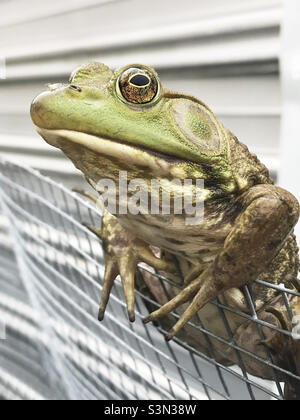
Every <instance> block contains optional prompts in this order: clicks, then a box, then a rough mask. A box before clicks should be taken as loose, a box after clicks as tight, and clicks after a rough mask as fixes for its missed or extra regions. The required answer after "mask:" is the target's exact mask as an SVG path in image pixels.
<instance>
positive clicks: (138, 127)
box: [31, 63, 300, 399]
mask: <svg viewBox="0 0 300 420" xmlns="http://www.w3.org/2000/svg"><path fill="white" fill-rule="evenodd" d="M31 116H32V120H33V122H34V124H35V125H36V127H37V130H38V132H39V133H40V135H41V136H42V137H43V138H44V139H45V140H46V141H47V142H48V143H49V144H51V145H53V146H55V147H58V148H59V149H61V150H62V151H63V152H64V153H65V154H66V155H67V156H68V157H69V158H70V159H71V160H72V162H73V163H74V165H75V166H76V167H77V168H78V169H79V170H80V171H81V172H82V173H83V174H84V176H85V178H86V180H87V181H88V182H89V183H90V184H91V185H92V186H93V187H94V188H95V187H96V185H97V184H98V183H99V181H100V180H101V179H103V178H106V179H107V178H109V179H110V180H112V181H114V183H115V185H116V192H117V193H116V196H117V201H118V200H119V201H120V197H121V194H119V192H120V191H119V185H120V176H119V175H120V172H121V171H122V173H125V172H126V173H127V177H128V178H127V182H128V183H129V182H130V181H132V180H137V179H138V180H141V179H142V180H143V181H145V182H146V185H147V186H148V187H149V192H150V185H151V182H152V180H153V179H154V180H160V181H162V183H163V184H162V185H164V187H163V188H165V189H168V186H167V185H168V184H166V183H165V181H166V180H170V181H171V180H174V179H176V180H181V181H184V180H186V179H189V180H194V181H195V180H198V179H201V180H204V191H203V197H204V198H203V200H204V216H203V219H202V221H201V223H199V224H187V223H186V214H185V212H182V214H180V213H178V214H177V212H175V211H174V200H172V202H171V211H170V214H163V213H162V212H160V211H159V212H158V213H159V214H158V213H156V214H146V212H143V213H142V212H141V213H140V214H132V212H124V211H122V212H121V211H118V209H119V208H121V206H117V210H116V213H115V214H114V215H112V214H110V213H108V212H107V211H106V212H105V214H104V215H103V220H102V228H101V229H100V228H92V227H91V229H92V230H93V231H94V232H95V233H97V234H98V235H99V236H100V237H101V238H102V240H103V246H104V249H105V251H106V271H105V278H104V286H103V290H102V297H101V304H100V311H99V319H100V320H102V319H103V316H104V312H105V308H106V305H107V302H108V299H109V295H110V292H111V289H112V287H113V283H114V280H115V278H116V277H117V276H118V275H119V274H120V276H121V280H122V284H123V288H124V294H125V298H126V303H127V309H128V315H129V319H130V320H131V321H134V318H135V314H134V290H135V286H136V287H137V288H139V289H140V290H141V289H142V290H143V291H144V292H147V293H148V294H149V295H150V296H151V297H152V299H154V300H156V301H157V302H158V303H159V304H160V305H162V306H161V307H160V308H159V309H157V310H156V311H154V312H153V313H151V314H150V315H149V316H148V317H147V318H146V319H145V322H150V321H155V322H156V323H157V322H159V323H160V325H161V326H162V327H163V328H165V329H167V328H170V327H171V326H172V325H173V328H172V330H171V332H170V334H169V336H168V339H171V338H173V337H174V336H175V335H176V334H178V336H179V337H180V339H182V340H185V341H186V342H187V343H188V344H189V345H190V346H193V347H195V348H196V349H198V350H200V351H201V352H202V353H205V354H206V355H208V356H210V357H214V358H215V359H216V360H217V361H218V362H221V363H224V364H227V365H229V364H233V363H238V364H240V365H241V364H242V365H244V368H245V369H246V370H247V371H248V372H249V373H250V374H254V375H257V376H260V377H262V378H266V379H274V377H276V378H277V380H279V381H285V382H286V398H290V399H292V398H299V395H300V382H299V381H298V380H297V378H296V376H297V375H299V374H300V344H299V342H298V341H297V340H294V339H292V338H291V336H290V335H289V334H287V333H286V331H288V332H291V331H292V328H293V326H292V322H291V313H290V312H289V309H288V307H289V306H290V308H291V310H292V311H293V315H294V316H299V315H300V300H299V298H298V297H297V293H295V295H287V299H288V300H289V305H286V303H287V302H286V301H285V298H284V296H282V294H281V293H280V292H279V291H278V289H276V285H281V284H283V285H285V287H286V288H289V289H291V290H293V291H295V292H297V290H299V285H298V283H297V275H298V271H299V259H298V248H297V244H296V239H295V236H294V235H293V229H294V226H295V224H296V223H297V221H298V218H299V204H298V202H297V200H296V199H295V197H293V195H291V194H290V193H289V192H288V191H285V190H283V189H282V188H280V187H278V186H275V185H274V183H273V181H272V179H271V178H270V176H269V172H268V170H267V169H266V167H265V166H264V165H263V164H262V163H260V161H259V160H258V158H257V157H256V156H255V155H253V154H251V153H250V152H249V151H248V149H247V147H246V146H244V145H243V144H242V143H240V142H239V141H238V139H237V138H236V137H235V136H234V135H233V134H232V133H231V132H230V131H229V130H228V129H226V128H225V127H224V126H223V125H222V123H221V122H220V121H219V120H218V119H217V118H216V116H215V115H214V114H213V112H212V111H211V110H210V109H209V108H208V106H207V105H205V104H204V103H203V102H202V101H201V100H199V99H196V98H194V97H192V96H189V95H185V94H181V93H177V92H172V91H169V90H167V89H165V88H164V87H163V86H162V85H161V82H160V80H159V78H158V75H157V73H156V72H155V71H154V70H153V69H152V68H151V67H148V66H144V65H137V64H135V65H130V66H126V67H124V68H121V69H120V70H117V71H116V72H115V73H113V72H112V71H111V70H110V69H109V68H108V67H106V66H105V65H103V64H100V63H90V64H87V65H85V66H82V67H80V68H79V69H77V70H76V71H74V72H73V74H72V75H71V78H70V81H69V83H67V84H57V85H50V86H49V90H48V91H47V92H45V93H42V94H41V95H39V96H38V97H37V98H36V99H35V100H34V101H33V103H32V106H31ZM169 185H171V184H169ZM158 191H159V193H158V197H156V198H158V200H159V205H160V207H161V200H162V194H161V190H158ZM167 192H168V191H167ZM169 192H170V196H171V197H174V196H175V195H176V193H177V192H176V190H175V191H174V190H173V191H169ZM118 204H122V203H120V202H119V203H118ZM123 207H124V206H123ZM123 210H124V209H123ZM149 213H150V211H149ZM139 263H146V264H147V265H148V266H151V267H152V268H153V270H158V271H159V272H163V273H167V275H168V276H169V278H171V279H173V280H174V282H177V283H180V281H181V280H179V276H178V275H176V273H178V271H180V273H181V276H183V278H184V283H183V284H180V285H181V286H182V287H181V288H177V287H175V286H172V282H171V283H170V284H169V283H168V284H166V285H165V287H164V288H163V287H162V285H161V283H160V282H159V280H157V278H156V277H155V276H152V275H151V274H145V275H144V278H143V279H142V280H141V278H139V277H138V276H136V275H135V274H136V267H137V264H139ZM256 280H261V281H264V282H269V283H272V284H273V285H275V288H269V287H266V286H263V285H262V282H257V281H256ZM245 286H249V287H248V288H246V287H245ZM247 291H248V292H250V294H251V295H252V300H253V302H254V304H255V307H253V306H252V307H251V305H249V304H248V303H249V295H248V293H247ZM215 299H218V301H216V300H215ZM217 302H219V304H220V305H221V308H220V305H219V306H218V303H217ZM222 305H227V306H228V307H230V308H231V309H232V310H230V311H228V310H227V311H226V310H225V312H224V315H225V316H223V317H222V316H221V315H220V314H221V312H222ZM152 309H153V308H152ZM237 311H238V312H237ZM240 311H241V312H243V313H245V314H246V315H247V316H246V317H242V316H241V315H239V313H240ZM174 312H175V313H176V314H177V315H174ZM255 313H256V314H257V316H258V318H259V319H260V320H262V321H264V323H261V325H258V324H256V323H254V322H253V321H252V320H251V317H252V316H253V315H254V314H255ZM190 320H192V323H194V324H198V325H200V326H201V328H205V329H206V330H208V331H210V332H211V333H213V335H209V336H205V335H204V334H203V333H202V332H201V328H198V329H197V328H195V327H194V326H192V325H191V323H188V321H190ZM265 323H268V324H271V326H274V328H271V327H268V326H265ZM174 324H175V325H174ZM229 329H231V330H232V332H233V337H231V336H230V335H229V333H228V331H229ZM216 336H218V337H220V338H221V339H220V340H218V339H217V338H215V337H216ZM226 341H230V342H231V343H235V345H236V346H239V347H241V348H243V349H245V350H246V352H243V351H241V352H240V355H241V357H240V358H239V357H238V352H237V351H236V349H234V348H233V347H232V346H229V345H228V344H226ZM212 347H213V348H214V351H213V352H212ZM250 353H252V354H254V355H255V356H256V357H255V358H253V357H251V354H250ZM270 357H271V358H272V360H273V364H270V363H269V364H265V363H263V360H270ZM286 371H290V372H292V374H293V376H292V377H289V376H288V375H287V374H286Z"/></svg>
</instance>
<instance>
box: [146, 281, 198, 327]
mask: <svg viewBox="0 0 300 420" xmlns="http://www.w3.org/2000/svg"><path fill="white" fill-rule="evenodd" d="M198 289H199V280H198V279H196V280H194V281H193V282H191V283H190V284H189V285H188V286H187V287H185V288H184V289H183V290H182V291H181V292H180V293H178V295H177V296H175V297H174V298H173V299H171V300H170V301H169V302H167V303H166V304H165V305H163V306H162V307H161V308H159V309H158V310H157V311H155V312H152V314H150V315H149V316H148V317H146V318H145V319H144V321H143V322H144V323H145V324H147V323H148V322H151V321H154V320H156V319H158V318H161V317H163V316H166V315H168V314H169V313H170V312H172V311H174V310H175V309H176V308H178V307H179V306H180V305H182V304H184V303H186V302H188V301H190V300H191V299H192V298H193V297H194V296H195V294H196V293H197V291H198Z"/></svg>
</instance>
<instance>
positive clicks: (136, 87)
mask: <svg viewBox="0 0 300 420" xmlns="http://www.w3.org/2000/svg"><path fill="white" fill-rule="evenodd" d="M116 91H117V94H118V96H119V98H120V99H121V100H122V101H123V102H125V103H129V104H133V105H152V104H153V103H155V102H157V100H158V99H159V94H160V83H159V80H158V78H157V76H156V75H155V74H154V73H152V72H151V70H150V69H148V68H143V67H130V68H127V69H126V70H124V71H123V72H122V73H121V74H120V76H119V78H118V80H117V86H116Z"/></svg>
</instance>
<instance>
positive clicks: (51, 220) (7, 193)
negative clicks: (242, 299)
mask: <svg viewBox="0 0 300 420" xmlns="http://www.w3.org/2000/svg"><path fill="white" fill-rule="evenodd" d="M0 199H1V212H2V216H1V217H0V235H1V236H2V238H3V244H2V245H1V246H0V263H1V264H0V267H1V268H0V319H2V320H3V322H5V323H6V328H7V339H6V340H1V341H0V394H1V395H2V396H3V397H4V398H7V399H50V398H53V399H86V400H93V399H128V400H131V399H147V400H149V399H169V400H173V399H186V400H196V399H197V400H198V399H208V400H216V399H218V400H231V399H251V400H255V399H283V390H282V384H281V383H280V381H279V379H278V377H279V374H280V373H285V374H287V375H290V376H291V377H292V378H295V379H300V378H298V377H297V375H295V373H293V372H288V371H286V370H285V369H282V368H279V367H278V366H276V365H275V363H274V361H273V359H272V356H271V354H269V353H268V352H267V359H266V360H265V359H262V358H261V357H259V356H257V355H255V354H252V353H251V352H249V351H247V350H246V349H243V348H241V347H240V346H239V345H238V344H237V343H236V342H235V340H234V332H233V331H232V330H231V327H230V323H229V322H228V319H227V317H228V314H230V313H234V314H236V315H239V316H241V317H243V318H244V319H245V320H251V321H252V322H253V323H255V324H256V325H257V329H258V334H259V337H260V338H261V339H264V335H263V330H262V327H268V328H272V329H276V330H278V331H281V332H282V333H283V334H285V335H290V333H289V332H288V331H285V330H283V329H280V328H277V327H276V326H274V325H271V324H268V323H267V322H265V321H263V320H260V319H259V316H258V315H257V313H256V310H255V305H254V304H253V300H252V297H251V289H250V288H245V296H246V298H247V301H248V305H249V308H250V311H249V313H248V314H245V313H242V312H240V311H238V310H236V309H233V308H231V307H227V306H226V305H224V304H222V303H221V302H219V301H218V300H217V301H215V302H213V304H214V305H215V306H216V307H217V309H218V311H219V317H220V322H222V323H223V324H224V330H225V331H226V332H227V337H220V336H218V335H216V334H214V333H213V332H212V331H209V330H208V329H207V328H205V327H204V324H203V323H202V320H201V319H199V317H198V319H197V323H195V322H191V323H190V325H191V327H192V328H194V329H195V331H197V332H201V334H202V335H203V336H204V338H205V340H206V343H207V348H208V354H205V355H204V354H202V353H201V352H199V351H198V350H197V349H195V348H193V347H192V346H191V345H189V343H187V342H183V341H181V340H180V339H178V338H175V340H174V341H173V342H171V343H168V342H166V341H165V338H164V336H165V334H166V331H165V330H164V328H162V327H155V326H153V325H147V326H145V325H144V324H143V323H142V318H143V317H144V316H145V315H146V314H148V305H151V306H152V307H153V308H155V307H158V306H159V305H158V304H157V302H155V300H154V299H153V298H152V297H150V296H149V295H147V294H144V293H142V292H141V291H139V290H137V293H136V294H137V303H136V312H137V317H136V318H137V321H136V323H135V324H129V323H128V321H127V316H126V308H125V303H124V298H123V292H122V287H121V284H120V282H119V281H117V282H116V286H115V287H114V290H113V293H112V297H111V302H110V304H109V307H108V312H107V315H106V317H105V321H104V322H102V323H99V322H98V321H97V311H98V304H99V297H100V294H101V288H102V278H103V272H104V255H103V250H102V247H101V241H100V240H98V239H97V238H96V237H95V236H94V235H93V234H92V233H91V232H90V231H89V230H88V229H87V228H86V227H84V226H83V224H82V222H85V223H88V224H91V225H97V226H99V225H100V224H101V218H100V215H99V212H98V210H97V209H96V208H95V207H94V206H93V205H91V204H90V203H87V202H86V201H85V200H83V199H81V198H80V197H78V196H77V195H75V194H74V193H72V192H70V191H69V190H67V189H66V188H64V187H63V186H61V185H58V184H57V183H55V182H54V181H52V180H51V179H49V178H46V177H44V176H42V175H40V174H39V173H38V172H36V171H34V170H32V169H29V168H25V167H21V166H19V165H16V164H14V163H11V162H8V161H5V160H0ZM2 225H6V230H5V229H4V228H3V227H2V228H1V226H2ZM12 248H13V250H14V253H12ZM146 271H147V269H146V268H144V267H140V268H139V273H140V275H143V273H145V272H146ZM156 278H157V279H158V280H159V282H160V284H161V286H162V287H163V288H164V290H165V292H166V295H167V294H168V293H167V286H173V287H174V286H175V287H178V288H179V285H178V284H176V283H174V281H172V280H170V279H165V278H164V277H162V276H161V275H158V274H157V275H156ZM258 283H259V284H260V285H261V286H263V287H271V288H273V289H275V290H277V291H279V292H280V293H282V296H283V299H284V302H285V303H286V305H287V308H288V311H290V315H291V316H292V312H291V309H290V308H289V301H288V298H287V296H288V294H293V295H296V296H300V294H299V293H297V292H295V291H292V290H289V289H287V288H284V287H281V286H274V285H272V284H268V283H266V282H262V281H258ZM174 317H175V318H178V315H177V314H174ZM215 340H217V341H218V342H220V343H222V344H225V345H226V346H228V347H230V348H232V349H233V350H234V351H235V353H236V358H237V360H238V361H239V367H237V366H232V367H229V366H223V365H222V363H220V362H218V361H217V360H216V352H217V350H216V348H215ZM244 356H247V357H251V358H253V360H256V361H258V362H261V363H262V364H264V365H266V366H268V367H270V368H271V369H272V371H273V372H274V382H271V381H263V380H261V379H257V378H255V377H253V376H251V375H249V374H248V373H247V370H246V367H245V366H244V363H243V357H244Z"/></svg>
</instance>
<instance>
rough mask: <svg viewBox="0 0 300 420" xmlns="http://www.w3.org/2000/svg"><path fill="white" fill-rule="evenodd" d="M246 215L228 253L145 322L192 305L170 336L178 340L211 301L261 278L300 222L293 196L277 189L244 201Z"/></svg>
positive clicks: (258, 190) (257, 190)
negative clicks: (178, 334)
mask: <svg viewBox="0 0 300 420" xmlns="http://www.w3.org/2000/svg"><path fill="white" fill-rule="evenodd" d="M242 206H243V211H242V212H241V214H240V215H239V217H238V218H237V220H236V221H235V225H234V227H233V229H232V231H231V233H230V234H229V235H228V237H227V238H226V240H225V243H224V247H223V250H222V251H221V252H220V253H219V255H218V256H217V257H216V259H215V261H214V262H213V263H212V264H211V266H209V267H208V268H207V269H206V270H205V271H204V272H203V273H202V274H201V275H200V276H199V277H198V278H196V279H195V280H193V281H192V282H191V283H190V284H189V285H188V286H187V287H186V288H185V289H184V290H183V291H181V292H180V293H179V294H178V295H177V296H176V297H175V298H173V299H172V300H171V301H170V302H168V303H167V304H165V305H164V306H163V307H161V308H160V309H159V310H157V311H155V312H154V313H153V314H151V315H150V316H149V317H147V318H146V319H145V322H149V321H153V320H155V319H157V318H159V317H161V316H164V315H166V314H168V313H169V312H171V311H173V310H174V309H176V308H177V307H178V306H180V305H181V304H183V303H185V302H188V301H190V300H191V299H192V303H191V304H190V306H189V307H188V309H187V310H186V311H185V313H184V314H183V315H182V317H181V318H180V319H179V321H178V322H177V324H176V325H175V326H174V328H173V330H172V331H171V333H170V334H169V336H168V339H172V338H173V336H174V335H175V334H176V333H177V332H178V331H179V330H180V329H181V328H182V327H183V326H184V325H185V324H186V323H187V322H188V321H189V320H190V319H191V318H192V317H193V316H194V315H195V314H196V313H197V312H198V311H199V310H200V309H201V308H202V307H203V306H205V305H206V304H207V303H208V302H209V301H211V300H212V299H214V298H216V297H217V296H218V295H219V294H221V293H224V292H225V291H226V290H228V289H231V288H234V287H241V286H243V285H245V284H247V283H249V282H252V281H254V280H255V279H257V278H258V276H259V274H260V273H262V272H263V271H264V270H265V269H266V268H267V267H268V265H269V264H270V263H271V261H272V259H273V258H274V257H275V256H276V255H277V254H278V252H279V251H280V249H281V248H282V245H283V244H284V242H285V240H286V239H287V238H288V236H289V235H290V233H291V232H292V230H293V228H294V226H295V224H296V223H297V221H298V218H299V204H298V202H297V200H296V199H295V197H294V196H292V195H291V194H290V193H288V192H287V191H285V190H283V189H281V188H279V187H276V186H273V185H258V186H255V187H253V188H251V189H250V190H249V191H248V192H247V193H245V195H244V196H243V197H242Z"/></svg>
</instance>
